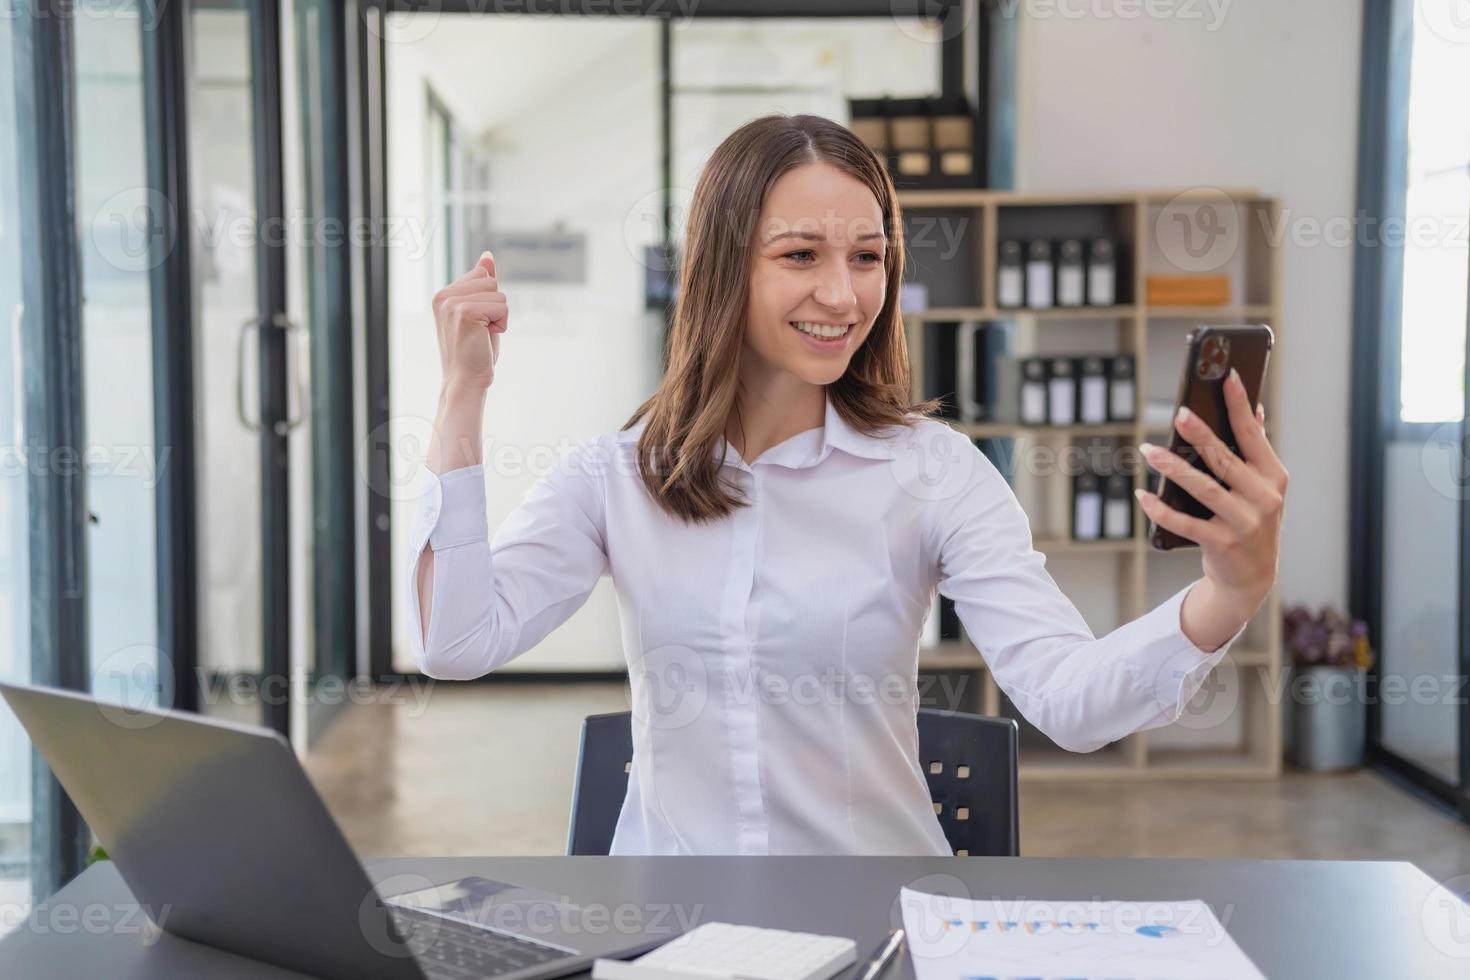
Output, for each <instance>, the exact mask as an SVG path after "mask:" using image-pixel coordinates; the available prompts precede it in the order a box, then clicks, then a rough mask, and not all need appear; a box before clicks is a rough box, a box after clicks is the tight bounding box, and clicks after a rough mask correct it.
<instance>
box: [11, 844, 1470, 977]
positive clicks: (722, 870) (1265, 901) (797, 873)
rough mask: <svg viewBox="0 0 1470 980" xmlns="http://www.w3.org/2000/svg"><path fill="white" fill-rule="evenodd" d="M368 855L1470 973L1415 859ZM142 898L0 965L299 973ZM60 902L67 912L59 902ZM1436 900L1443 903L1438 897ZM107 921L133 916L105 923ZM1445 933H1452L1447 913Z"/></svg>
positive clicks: (81, 973) (831, 928) (833, 914)
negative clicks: (1115, 907)
mask: <svg viewBox="0 0 1470 980" xmlns="http://www.w3.org/2000/svg"><path fill="white" fill-rule="evenodd" d="M368 870H369V873H370V874H372V875H373V876H374V880H381V879H382V878H385V877H387V876H389V875H393V874H399V873H404V872H412V873H416V874H422V875H426V876H429V877H431V878H433V879H435V880H449V879H452V878H454V877H457V876H460V875H465V874H480V875H485V876H487V877H492V878H499V879H503V880H506V881H513V882H519V883H523V884H527V885H535V886H538V887H541V888H545V889H548V890H550V891H553V892H557V893H566V894H570V895H572V896H574V898H576V899H577V900H579V901H580V902H582V903H583V904H590V903H600V904H602V905H604V906H606V908H607V910H608V913H609V916H610V921H618V920H616V918H615V916H616V914H617V909H618V907H619V906H627V907H630V908H632V909H634V911H635V912H636V913H637V914H644V913H643V911H642V910H643V909H648V910H650V911H649V912H648V913H647V914H649V915H650V916H651V915H653V914H657V910H658V909H661V908H669V909H672V910H673V912H679V911H682V912H683V914H684V915H685V917H686V918H685V923H684V925H685V927H692V926H694V925H698V924H700V923H701V922H705V921H711V920H725V921H731V922H739V923H748V924H751V925H761V926H775V927H780V928H788V929H799V930H805V931H810V932H820V933H829V934H832V935H839V936H849V937H851V938H852V939H854V940H856V941H857V944H858V953H859V956H860V957H862V956H866V955H867V953H868V952H869V951H870V950H871V949H872V947H873V946H874V945H875V944H876V943H877V942H878V941H879V940H880V939H881V938H882V937H883V936H884V935H886V933H887V930H888V928H889V923H890V917H891V916H896V915H898V912H897V903H896V900H897V897H898V891H899V888H900V887H901V886H903V885H906V884H916V883H917V885H916V886H918V885H922V882H919V881H918V879H921V878H923V877H924V876H926V875H944V876H953V878H957V879H959V880H960V881H962V882H964V884H965V886H966V887H967V888H968V890H969V892H970V897H972V898H991V897H999V898H1006V899H1015V898H1019V897H1025V898H1031V899H1080V900H1088V899H1102V900H1140V901H1148V900H1170V899H1191V898H1200V899H1203V900H1205V901H1206V902H1208V903H1209V904H1210V906H1211V907H1212V908H1213V909H1214V912H1215V915H1216V917H1217V918H1219V919H1220V920H1221V921H1222V922H1223V923H1224V924H1225V927H1226V928H1227V929H1228V930H1229V932H1230V934H1231V935H1232V936H1233V937H1234V938H1235V941H1236V942H1237V943H1239V944H1240V947H1241V948H1242V949H1243V950H1245V952H1246V954H1247V955H1248V956H1250V957H1251V958H1252V959H1253V960H1254V961H1255V963H1256V965H1257V966H1258V967H1260V969H1261V970H1262V972H1264V973H1265V974H1266V975H1267V976H1268V977H1272V978H1278V977H1280V978H1286V980H1302V978H1311V977H1333V978H1348V977H1374V978H1378V977H1413V978H1415V980H1430V978H1436V977H1446V978H1449V977H1454V978H1456V980H1464V978H1465V977H1467V976H1470V957H1467V956H1466V954H1470V936H1466V935H1463V934H1462V935H1460V937H1459V940H1460V943H1461V945H1460V947H1459V949H1458V952H1459V953H1460V957H1459V958H1457V957H1456V956H1453V955H1450V954H1448V953H1446V952H1442V951H1441V950H1439V949H1437V948H1436V946H1435V945H1434V943H1433V942H1432V941H1431V939H1430V932H1431V931H1433V929H1434V926H1435V923H1432V922H1428V921H1427V920H1426V911H1425V909H1426V902H1429V900H1430V899H1431V897H1432V891H1433V890H1434V889H1435V888H1436V887H1437V886H1436V885H1435V882H1434V880H1433V879H1431V878H1430V877H1429V876H1428V875H1426V874H1424V873H1423V872H1422V871H1420V870H1418V869H1417V868H1415V867H1414V866H1413V865H1411V864H1408V863H1405V862H1388V861H1368V862H1352V861H1193V860H1164V859H1158V860H1121V859H1119V860H1112V859H1106V860H1105V859H1095V860H1094V859H1060V858H904V857H865V858H830V857H806V858H785V857H775V858H735V857H698V858H691V857H679V858H668V857H654V858H634V857H621V858H613V857H575V858H566V857H506V858H427V859H425V858H413V859H393V860H376V861H369V862H368ZM953 878H952V879H950V880H953ZM282 886H283V887H289V885H288V883H286V882H282ZM1445 894H1447V893H1445ZM132 901H133V898H132V894H131V893H130V892H129V891H128V889H127V886H126V885H125V884H124V883H123V881H122V879H121V878H120V877H119V876H118V875H117V872H116V870H115V869H114V868H113V867H112V865H110V864H107V863H103V864H98V865H96V866H94V867H92V868H89V869H88V870H87V871H86V873H84V874H83V875H81V876H80V877H79V878H77V879H76V880H75V881H73V882H72V883H71V884H69V885H67V886H66V887H65V888H64V889H62V890H61V892H59V893H58V894H57V895H56V896H54V897H53V898H52V900H51V901H50V902H49V903H48V906H49V908H48V909H47V910H44V911H43V912H42V914H41V915H40V916H38V917H34V918H33V920H32V921H31V922H28V923H27V924H26V925H23V926H22V927H21V928H20V929H19V930H18V931H17V932H14V933H12V934H11V935H9V936H7V937H6V938H5V939H4V940H3V941H0V977H16V978H20V977H25V978H36V980H40V978H46V977H58V978H62V977H64V978H66V980H75V978H82V977H98V978H113V980H145V978H146V980H175V978H178V980H182V978H186V977H187V978H190V980H193V978H198V977H209V978H217V980H286V978H297V980H299V978H300V976H301V975H300V974H297V973H293V972H290V971H287V970H281V969H278V968H275V967H271V966H267V965H265V964H262V963H257V962H255V961H253V960H247V959H243V958H241V957H238V956H233V955H231V954H228V953H223V952H219V951H217V950H214V949H211V948H209V947H206V946H201V945H198V944H196V943H191V942H187V941H185V940H181V939H177V938H175V937H173V936H170V935H168V934H163V935H161V936H159V935H156V934H155V935H154V936H153V937H152V938H153V941H152V943H151V944H147V943H145V942H143V941H142V939H141V937H140V934H139V933H138V931H137V930H136V924H137V917H136V915H133V914H130V913H129V912H128V911H127V906H128V905H129V903H131V902H132ZM1432 907H1433V904H1432V903H1431V908H1432ZM89 908H90V909H91V911H88V910H89ZM63 909H70V912H69V913H67V914H66V915H63V914H61V912H62V910H63ZM624 914H633V913H624ZM1439 914H1441V915H1445V916H1448V912H1447V911H1446V910H1443V909H1441V910H1440V913H1439ZM88 916H91V918H90V919H89V918H88ZM108 921H116V922H118V923H119V925H120V926H121V925H122V924H123V923H124V922H126V923H127V924H128V925H129V926H130V927H131V928H128V929H122V928H118V929H112V930H109V929H108V928H107V927H106V923H107V922H108ZM623 921H626V920H623ZM1448 921H1449V920H1448V919H1447V918H1446V919H1444V920H1441V922H1448ZM87 922H91V923H92V925H90V926H86V925H84V923H87ZM894 924H895V925H896V924H898V921H897V920H894ZM1440 934H1441V935H1450V936H1453V933H1452V932H1450V931H1449V930H1448V928H1447V926H1444V925H1441V926H1440ZM1451 948H1452V949H1453V947H1451ZM581 976H583V977H587V976H590V974H586V973H584V974H581ZM912 976H913V973H912V972H911V969H910V967H909V964H908V962H907V955H906V954H905V962H904V963H903V964H902V966H901V967H899V968H897V969H894V970H892V971H890V973H889V974H888V977H886V978H885V980H890V978H891V980H905V978H912Z"/></svg>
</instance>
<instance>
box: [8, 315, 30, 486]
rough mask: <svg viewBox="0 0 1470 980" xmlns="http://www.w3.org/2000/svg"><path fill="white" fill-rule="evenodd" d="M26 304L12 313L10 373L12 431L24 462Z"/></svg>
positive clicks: (16, 446) (19, 454)
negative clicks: (22, 341)
mask: <svg viewBox="0 0 1470 980" xmlns="http://www.w3.org/2000/svg"><path fill="white" fill-rule="evenodd" d="M25 312H26V305H25V303H24V302H20V303H16V304H15V309H14V310H13V311H12V312H11V314H10V374H11V380H12V381H13V382H14V383H13V384H12V385H11V386H10V390H11V392H12V395H11V400H10V404H11V408H12V410H13V411H12V413H11V416H10V433H11V436H12V437H13V440H14V443H15V452H16V454H17V455H18V456H19V457H20V459H21V461H22V462H24V461H25V458H26V447H25V441H26V421H25V420H26V396H25V369H24V368H23V367H22V366H21V363H20V358H21V349H20V330H21V327H22V326H24V325H25Z"/></svg>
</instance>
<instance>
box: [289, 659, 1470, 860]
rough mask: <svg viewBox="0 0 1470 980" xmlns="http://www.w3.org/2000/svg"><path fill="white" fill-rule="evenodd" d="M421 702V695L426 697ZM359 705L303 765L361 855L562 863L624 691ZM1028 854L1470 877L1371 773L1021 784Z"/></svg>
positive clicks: (1426, 814) (1469, 834)
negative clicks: (587, 749)
mask: <svg viewBox="0 0 1470 980" xmlns="http://www.w3.org/2000/svg"><path fill="white" fill-rule="evenodd" d="M425 694H427V695H428V696H427V697H425V696H423V695H425ZM379 700H380V701H381V702H383V703H376V702H375V703H372V704H355V705H353V706H352V707H350V708H348V709H347V710H346V713H345V714H344V715H343V716H342V717H341V718H340V719H339V720H338V721H337V722H336V723H335V724H334V725H333V726H332V728H331V729H330V730H329V731H328V732H327V733H326V735H325V736H323V738H322V740H321V742H320V743H319V744H318V745H317V746H316V747H315V748H314V749H313V750H312V751H311V752H310V753H309V755H308V758H307V760H306V767H307V771H308V772H309V773H310V775H311V778H312V780H313V781H314V782H315V783H316V785H317V787H318V789H320V790H321V792H322V794H323V795H324V796H325V798H326V800H327V805H328V807H330V809H331V810H332V812H333V814H334V815H335V816H336V818H337V820H338V821H339V822H340V823H341V824H342V827H343V829H344V831H345V832H346V834H347V837H348V839H349V840H350V841H351V842H352V844H353V846H354V847H356V848H357V849H358V852H359V853H361V854H364V855H369V856H391V855H408V854H562V853H565V849H566V829H567V814H568V811H569V807H570V803H571V789H572V770H573V768H574V766H575V764H576V758H577V737H578V726H579V725H580V723H581V720H582V718H583V717H584V716H586V715H589V714H595V713H597V712H602V711H624V710H627V708H628V702H627V699H626V694H625V688H624V686H623V685H619V684H612V683H609V684H558V685H548V684H451V683H438V684H436V685H434V687H433V688H432V690H426V689H424V688H417V689H411V688H408V687H402V688H400V689H398V690H397V691H396V692H393V691H391V690H388V689H384V690H383V691H382V697H381V698H380V699H379ZM1021 850H1022V853H1023V854H1025V855H1028V856H1053V857H1063V856H1093V857H1221V858H1225V857H1230V858H1243V857H1254V858H1341V859H1358V860H1361V859H1367V860H1405V861H1412V862H1413V863H1415V864H1417V865H1418V866H1419V867H1421V868H1422V869H1424V871H1425V872H1427V873H1428V874H1430V875H1431V876H1433V877H1434V878H1435V879H1437V880H1439V881H1444V880H1445V879H1447V878H1450V877H1453V876H1455V875H1460V874H1467V873H1470V827H1466V826H1464V825H1462V824H1458V823H1456V822H1455V821H1453V820H1452V819H1450V818H1449V817H1447V816H1445V815H1443V814H1442V813H1441V812H1439V811H1438V810H1436V809H1434V808H1432V807H1430V806H1429V805H1427V804H1425V803H1422V802H1420V801H1419V800H1417V799H1415V798H1413V797H1411V796H1409V795H1407V794H1406V793H1405V792H1403V791H1402V790H1401V789H1399V788H1397V787H1396V786H1394V785H1393V784H1391V783H1389V782H1387V781H1386V780H1384V779H1383V778H1382V777H1380V776H1377V775H1375V774H1373V773H1370V772H1367V771H1361V772H1356V773H1352V774H1348V775H1313V774H1305V773H1297V772H1291V771H1288V772H1287V774H1286V775H1285V776H1284V777H1283V778H1282V779H1280V780H1279V781H1256V782H1208V783H1159V782H1152V783H1150V782H1137V783H1121V784H1120V783H1117V782H1107V783H1025V782H1023V783H1022V785H1021Z"/></svg>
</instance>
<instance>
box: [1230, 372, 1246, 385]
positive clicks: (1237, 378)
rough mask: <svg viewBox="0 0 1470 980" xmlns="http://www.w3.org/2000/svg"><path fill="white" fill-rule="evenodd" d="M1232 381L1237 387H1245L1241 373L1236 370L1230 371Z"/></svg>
mask: <svg viewBox="0 0 1470 980" xmlns="http://www.w3.org/2000/svg"><path fill="white" fill-rule="evenodd" d="M1230 380H1231V381H1234V382H1235V384H1236V386H1237V387H1241V388H1243V387H1245V384H1244V382H1242V381H1241V380H1240V373H1239V372H1238V371H1236V370H1235V368H1231V369H1230Z"/></svg>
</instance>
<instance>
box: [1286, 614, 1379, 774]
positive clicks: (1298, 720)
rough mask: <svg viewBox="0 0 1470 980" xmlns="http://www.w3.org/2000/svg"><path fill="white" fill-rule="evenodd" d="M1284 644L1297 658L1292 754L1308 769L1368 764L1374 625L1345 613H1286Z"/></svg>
mask: <svg viewBox="0 0 1470 980" xmlns="http://www.w3.org/2000/svg"><path fill="white" fill-rule="evenodd" d="M1282 634H1283V635H1282V640H1283V642H1284V643H1285V645H1286V650H1287V653H1288V654H1289V655H1290V657H1291V666H1292V678H1291V688H1290V690H1291V704H1292V712H1291V715H1292V728H1291V755H1292V761H1293V762H1294V763H1295V764H1296V765H1297V766H1299V767H1300V768H1302V769H1308V770H1311V771H1313V772H1336V771H1342V770H1347V769H1355V768H1357V767H1358V766H1359V765H1361V764H1362V762H1363V737H1364V730H1365V728H1366V706H1365V704H1364V700H1363V672H1364V671H1365V670H1366V669H1367V668H1368V667H1370V666H1371V665H1372V664H1373V651H1372V650H1371V649H1369V646H1368V626H1367V624H1366V623H1364V622H1362V621H1361V620H1356V619H1352V618H1350V617H1349V616H1347V615H1346V614H1345V613H1343V612H1342V611H1341V610H1339V609H1336V608H1334V607H1332V606H1324V607H1323V608H1322V609H1321V610H1319V611H1317V612H1315V613H1314V612H1312V611H1310V610H1309V609H1307V608H1306V607H1305V606H1301V605H1296V606H1292V607H1290V608H1288V609H1287V610H1286V611H1285V612H1284V613H1283V630H1282Z"/></svg>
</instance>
